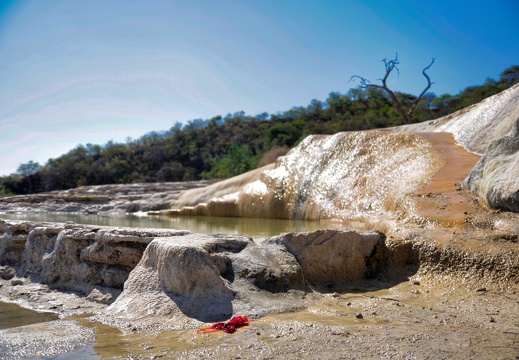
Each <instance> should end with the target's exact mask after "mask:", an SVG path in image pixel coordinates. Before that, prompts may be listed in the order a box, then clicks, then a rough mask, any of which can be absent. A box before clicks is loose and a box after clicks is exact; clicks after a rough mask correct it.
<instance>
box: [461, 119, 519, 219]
mask: <svg viewBox="0 0 519 360" xmlns="http://www.w3.org/2000/svg"><path fill="white" fill-rule="evenodd" d="M517 179H519V116H517V118H516V120H515V127H514V128H513V129H512V130H511V131H510V133H509V134H508V135H507V136H504V137H502V138H501V139H498V140H495V141H494V142H492V143H491V144H490V146H489V147H488V149H487V151H486V152H485V155H484V156H483V157H482V158H481V159H480V160H479V162H478V163H477V164H476V166H475V167H474V169H473V170H472V171H471V173H470V174H469V176H468V177H467V178H466V179H465V180H464V181H463V182H462V185H463V186H464V187H465V188H467V189H469V190H470V191H472V192H473V193H475V194H477V195H478V196H479V198H480V199H482V200H483V201H484V202H486V204H487V205H488V206H490V207H491V208H494V209H500V210H504V211H513V212H519V182H518V181H517Z"/></svg>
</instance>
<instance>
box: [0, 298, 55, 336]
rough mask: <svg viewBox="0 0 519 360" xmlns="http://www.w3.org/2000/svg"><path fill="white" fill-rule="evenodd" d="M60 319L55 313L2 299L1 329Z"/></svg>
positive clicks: (0, 303)
mask: <svg viewBox="0 0 519 360" xmlns="http://www.w3.org/2000/svg"><path fill="white" fill-rule="evenodd" d="M56 319H58V315H57V314H54V313H40V312H36V311H33V310H28V309H25V308H22V307H21V306H18V305H16V304H11V303H4V302H1V301H0V329H9V328H14V327H17V326H24V325H30V324H36V323H40V322H46V321H51V320H56Z"/></svg>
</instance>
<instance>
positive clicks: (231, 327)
mask: <svg viewBox="0 0 519 360" xmlns="http://www.w3.org/2000/svg"><path fill="white" fill-rule="evenodd" d="M247 325H249V318H248V317H247V316H246V315H244V316H240V315H237V316H235V317H233V318H232V319H231V320H229V321H226V322H218V323H215V324H213V325H209V326H204V327H201V328H200V329H198V330H197V332H196V333H197V334H199V333H209V332H215V331H220V330H223V331H225V332H226V333H229V334H232V333H234V332H236V329H237V328H240V327H242V326H247Z"/></svg>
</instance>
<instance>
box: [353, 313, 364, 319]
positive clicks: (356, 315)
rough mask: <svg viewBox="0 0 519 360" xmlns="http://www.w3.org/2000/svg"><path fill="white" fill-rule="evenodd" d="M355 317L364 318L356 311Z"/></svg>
mask: <svg viewBox="0 0 519 360" xmlns="http://www.w3.org/2000/svg"><path fill="white" fill-rule="evenodd" d="M355 317H356V318H357V319H364V316H362V314H361V313H356V314H355Z"/></svg>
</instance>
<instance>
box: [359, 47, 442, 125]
mask: <svg viewBox="0 0 519 360" xmlns="http://www.w3.org/2000/svg"><path fill="white" fill-rule="evenodd" d="M382 62H383V63H384V65H385V67H386V74H385V75H384V77H383V78H382V79H380V81H381V82H382V85H376V84H371V83H370V81H369V80H367V79H366V78H363V77H361V76H358V75H353V76H352V77H351V78H350V81H352V80H353V79H355V78H357V79H359V80H360V85H359V87H360V88H362V89H368V88H376V89H381V90H384V91H385V92H386V94H387V95H389V97H390V98H391V100H392V101H393V105H394V107H395V108H396V110H397V111H398V112H399V113H400V116H401V117H402V121H403V122H404V124H410V123H412V122H413V113H414V111H415V110H416V107H417V106H418V103H419V102H420V99H421V98H422V97H423V96H424V94H425V93H426V92H427V90H429V88H430V87H431V85H432V84H433V83H432V82H431V79H430V78H429V76H428V75H427V73H426V71H427V70H429V68H430V67H431V66H432V64H434V58H433V59H432V61H431V63H430V64H429V65H427V66H426V67H425V68H424V69H423V70H422V74H423V76H424V77H425V78H426V79H427V86H426V87H425V89H424V90H423V91H422V93H421V94H420V96H418V97H417V98H416V99H415V100H414V102H413V103H412V104H411V105H410V106H409V107H408V109H407V110H406V109H405V108H404V105H403V104H402V103H401V102H400V100H399V99H398V97H397V96H396V94H395V93H394V92H393V91H392V90H391V89H389V87H388V86H387V78H388V77H389V75H390V74H391V72H392V71H393V70H396V71H397V72H400V71H399V69H398V67H397V65H399V64H400V62H399V61H398V54H396V56H395V58H394V59H393V60H388V59H384V60H382Z"/></svg>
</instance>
